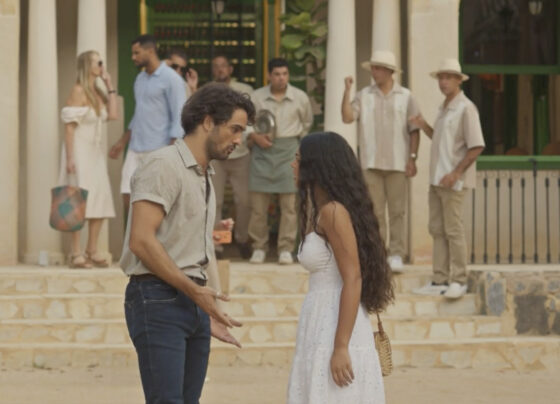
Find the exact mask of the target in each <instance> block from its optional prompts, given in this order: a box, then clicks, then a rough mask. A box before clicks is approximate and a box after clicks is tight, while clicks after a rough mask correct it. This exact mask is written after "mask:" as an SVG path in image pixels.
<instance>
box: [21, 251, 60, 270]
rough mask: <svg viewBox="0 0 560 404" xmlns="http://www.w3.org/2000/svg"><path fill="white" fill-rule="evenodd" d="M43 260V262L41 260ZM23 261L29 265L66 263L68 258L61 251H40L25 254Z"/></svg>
mask: <svg viewBox="0 0 560 404" xmlns="http://www.w3.org/2000/svg"><path fill="white" fill-rule="evenodd" d="M39 260H41V263H40V262H39ZM23 263H24V264H28V265H43V266H47V265H64V264H66V259H65V257H64V254H63V253H61V252H53V251H40V252H32V253H26V254H24V255H23Z"/></svg>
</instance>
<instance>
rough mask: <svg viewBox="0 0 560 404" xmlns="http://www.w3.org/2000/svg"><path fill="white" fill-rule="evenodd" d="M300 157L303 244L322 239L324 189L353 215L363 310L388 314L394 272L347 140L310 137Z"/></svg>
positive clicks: (330, 136)
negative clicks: (312, 235)
mask: <svg viewBox="0 0 560 404" xmlns="http://www.w3.org/2000/svg"><path fill="white" fill-rule="evenodd" d="M299 154H300V160H299V179H298V192H299V198H300V211H299V214H300V221H301V226H300V227H301V239H302V241H304V240H305V235H306V233H307V232H308V229H310V228H312V229H313V230H314V231H315V232H317V233H319V234H320V232H319V231H318V230H317V220H318V217H317V216H318V208H317V202H316V200H315V195H314V193H313V192H312V191H313V189H315V187H319V188H321V189H322V190H323V191H325V192H326V194H327V196H328V198H329V200H330V201H336V202H338V203H340V204H342V205H343V206H344V207H345V208H346V210H348V213H349V214H350V218H351V220H352V227H353V228H354V232H355V234H356V240H357V242H358V254H359V258H360V271H361V275H362V294H361V299H360V300H361V302H362V304H363V305H364V307H365V308H366V310H367V311H368V312H370V313H371V312H378V311H382V310H384V309H385V308H386V307H387V305H388V304H389V303H390V302H392V301H393V300H394V297H395V296H394V291H393V281H392V272H391V268H390V267H389V264H388V263H387V251H386V249H385V243H384V242H383V240H382V238H381V234H380V233H379V222H378V221H377V218H376V217H375V214H374V213H373V203H372V202H371V199H370V197H369V194H368V190H367V187H366V184H365V181H364V177H363V174H362V170H361V168H360V165H359V164H358V160H357V159H356V156H355V155H354V152H353V151H352V149H351V148H350V146H349V145H348V143H347V142H346V140H345V139H344V138H343V137H342V136H340V135H339V134H337V133H334V132H325V133H312V134H310V135H308V136H306V137H304V138H303V139H302V141H301V145H300V148H299ZM309 202H311V206H309V205H308V204H309Z"/></svg>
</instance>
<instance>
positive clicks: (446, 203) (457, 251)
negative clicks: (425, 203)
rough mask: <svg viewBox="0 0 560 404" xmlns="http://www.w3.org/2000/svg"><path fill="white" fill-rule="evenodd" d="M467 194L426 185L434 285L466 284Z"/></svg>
mask: <svg viewBox="0 0 560 404" xmlns="http://www.w3.org/2000/svg"><path fill="white" fill-rule="evenodd" d="M466 194H467V190H466V189H463V190H461V191H454V190H452V189H448V188H443V187H436V186H433V185H430V193H429V205H430V222H429V224H428V227H429V230H430V234H431V235H432V237H433V239H434V250H433V258H432V260H433V268H434V278H433V281H434V282H435V283H440V284H441V283H446V282H458V283H461V284H465V283H466V281H467V241H466V238H465V228H464V225H463V205H464V202H465V196H466Z"/></svg>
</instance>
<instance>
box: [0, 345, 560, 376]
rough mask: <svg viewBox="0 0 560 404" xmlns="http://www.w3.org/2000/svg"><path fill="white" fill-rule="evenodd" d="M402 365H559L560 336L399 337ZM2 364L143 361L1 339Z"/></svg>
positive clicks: (286, 359) (220, 356)
mask: <svg viewBox="0 0 560 404" xmlns="http://www.w3.org/2000/svg"><path fill="white" fill-rule="evenodd" d="M392 350H393V363H394V366H395V367H397V368H401V367H415V368H458V369H464V368H474V369H492V370H502V369H517V370H540V369H547V370H558V369H560V338H557V337H507V338H503V337H501V338H466V339H457V340H452V341H449V340H433V341H425V342H421V341H393V342H392ZM293 351H294V344H293V343H263V344H245V345H244V346H243V348H242V349H237V348H235V347H231V346H228V345H225V344H222V343H220V342H213V343H212V352H211V354H210V364H211V365H230V366H235V365H239V364H247V365H272V366H289V365H290V364H291V361H292V358H293ZM0 366H2V367H6V368H12V369H16V368H25V367H36V368H55V369H56V368H61V367H64V366H73V367H95V366H106V367H123V366H137V358H136V353H135V351H134V348H133V347H132V345H131V344H124V343H123V344H88V343H33V344H23V343H0Z"/></svg>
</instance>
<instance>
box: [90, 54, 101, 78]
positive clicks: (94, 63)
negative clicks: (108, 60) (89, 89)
mask: <svg viewBox="0 0 560 404" xmlns="http://www.w3.org/2000/svg"><path fill="white" fill-rule="evenodd" d="M99 62H101V58H100V57H99V55H98V54H97V53H94V54H92V55H91V65H90V67H89V69H90V72H91V74H93V75H94V76H101V66H100V65H99Z"/></svg>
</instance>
